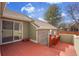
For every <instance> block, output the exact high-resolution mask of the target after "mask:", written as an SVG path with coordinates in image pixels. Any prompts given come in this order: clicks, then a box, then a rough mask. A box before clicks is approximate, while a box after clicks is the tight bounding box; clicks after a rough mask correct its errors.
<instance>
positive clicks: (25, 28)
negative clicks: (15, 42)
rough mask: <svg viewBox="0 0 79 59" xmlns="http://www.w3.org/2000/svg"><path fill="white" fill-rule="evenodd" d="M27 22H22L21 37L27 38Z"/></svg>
mask: <svg viewBox="0 0 79 59" xmlns="http://www.w3.org/2000/svg"><path fill="white" fill-rule="evenodd" d="M29 25H30V24H29V23H28V22H23V39H27V38H29Z"/></svg>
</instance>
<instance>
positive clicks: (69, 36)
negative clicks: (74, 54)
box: [60, 34, 73, 44]
mask: <svg viewBox="0 0 79 59" xmlns="http://www.w3.org/2000/svg"><path fill="white" fill-rule="evenodd" d="M60 41H61V42H66V43H71V44H72V43H73V35H72V34H60Z"/></svg>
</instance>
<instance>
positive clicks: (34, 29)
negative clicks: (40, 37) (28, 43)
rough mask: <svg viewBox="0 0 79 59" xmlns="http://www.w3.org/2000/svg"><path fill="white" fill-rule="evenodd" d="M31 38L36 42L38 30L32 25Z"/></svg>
mask: <svg viewBox="0 0 79 59" xmlns="http://www.w3.org/2000/svg"><path fill="white" fill-rule="evenodd" d="M29 32H30V34H29V35H30V38H31V39H32V40H36V28H35V27H34V26H33V25H32V24H30V31H29Z"/></svg>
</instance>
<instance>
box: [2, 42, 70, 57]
mask: <svg viewBox="0 0 79 59" xmlns="http://www.w3.org/2000/svg"><path fill="white" fill-rule="evenodd" d="M68 45H69V44H59V43H58V44H57V45H56V46H55V47H54V48H53V47H50V48H49V47H48V46H45V45H40V44H35V43H32V42H30V41H26V42H16V43H12V44H7V45H3V46H2V47H1V51H2V56H58V55H59V53H60V51H63V50H62V49H64V47H68Z"/></svg>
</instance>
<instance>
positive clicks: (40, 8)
mask: <svg viewBox="0 0 79 59" xmlns="http://www.w3.org/2000/svg"><path fill="white" fill-rule="evenodd" d="M71 3H72V2H8V3H7V5H6V7H7V8H8V9H10V10H12V11H15V12H17V13H21V14H24V15H27V16H28V17H31V18H33V19H35V20H38V19H39V20H42V21H45V20H44V15H45V13H46V11H47V9H48V8H49V6H50V5H52V4H57V5H58V6H59V7H60V8H61V11H62V13H61V15H62V16H63V18H64V20H62V21H64V22H66V23H70V22H71V20H70V18H68V17H67V12H66V7H67V5H69V4H71Z"/></svg>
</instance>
